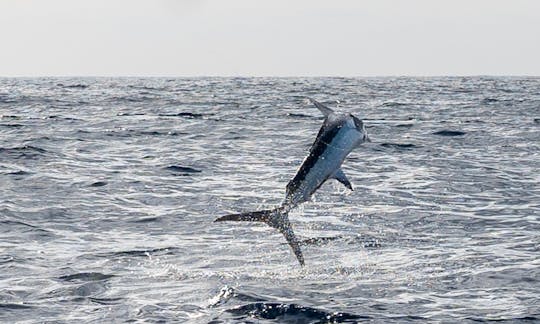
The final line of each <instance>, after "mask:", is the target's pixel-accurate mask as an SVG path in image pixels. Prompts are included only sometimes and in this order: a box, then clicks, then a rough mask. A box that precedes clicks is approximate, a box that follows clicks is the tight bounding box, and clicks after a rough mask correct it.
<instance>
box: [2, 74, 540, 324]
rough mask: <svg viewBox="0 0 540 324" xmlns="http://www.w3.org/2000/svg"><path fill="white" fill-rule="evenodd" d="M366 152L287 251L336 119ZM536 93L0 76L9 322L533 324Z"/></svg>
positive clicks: (367, 81) (520, 88)
mask: <svg viewBox="0 0 540 324" xmlns="http://www.w3.org/2000/svg"><path fill="white" fill-rule="evenodd" d="M305 96H311V97H314V98H316V99H318V100H319V101H321V102H324V103H326V104H327V105H329V106H332V107H336V106H337V109H338V110H342V111H348V112H351V113H353V114H354V115H356V116H357V117H359V118H361V119H363V120H364V122H365V124H366V126H367V130H368V133H369V135H370V137H371V139H372V143H366V144H364V145H363V146H361V147H360V148H358V149H356V150H355V151H353V152H352V153H351V154H350V155H349V158H348V159H347V160H346V161H345V163H344V165H343V169H344V171H345V173H346V174H347V175H348V177H349V179H350V180H351V182H352V184H353V186H354V187H355V190H354V191H352V192H351V191H349V190H347V189H346V188H345V187H344V186H343V185H341V184H339V183H338V182H336V181H334V180H330V181H329V182H327V183H326V184H325V185H323V186H322V187H321V188H320V190H319V191H318V192H317V193H316V194H315V196H314V198H313V201H312V202H309V203H306V204H304V205H302V206H301V207H299V208H297V209H295V210H294V211H293V212H292V213H291V214H290V219H291V222H292V223H293V226H294V227H295V231H296V233H297V235H299V236H300V238H301V239H302V240H303V244H302V249H303V251H304V256H305V258H306V267H305V268H301V267H300V266H299V265H298V262H297V261H296V259H295V258H294V256H293V255H292V253H291V251H290V250H289V247H288V245H287V244H286V243H285V240H284V239H283V237H282V236H281V234H279V233H277V232H276V231H275V230H273V229H271V228H269V227H267V226H266V225H264V224H255V223H230V222H229V223H213V220H214V219H215V218H216V217H219V216H222V215H225V214H227V213H232V212H242V211H251V210H257V209H262V208H269V207H273V206H276V205H278V204H279V203H280V202H281V201H282V199H283V198H284V194H285V185H286V184H287V182H288V181H289V180H290V179H291V178H292V177H293V176H294V174H295V172H296V171H297V169H298V167H299V166H300V164H301V162H302V160H303V159H304V157H305V156H306V154H307V152H308V150H309V147H310V145H311V144H312V142H313V140H314V138H315V136H316V134H317V132H318V130H319V127H320V126H321V124H322V121H323V117H322V116H321V114H320V113H319V111H318V110H317V109H315V108H314V107H313V106H311V105H310V104H309V103H308V102H307V101H306V99H305ZM539 184H540V78H518V77H497V78H493V77H441V78H191V79H189V78H170V79H169V78H33V79H23V78H17V79H9V78H4V79H0V321H1V322H6V323H11V322H28V323H31V322H55V323H56V322H75V321H81V322H96V323H102V322H149V323H151V322H190V323H237V322H241V323H266V322H268V323H328V322H349V323H354V322H363V321H369V322H374V323H389V322H398V323H400V322H417V321H418V322H424V321H430V322H476V321H490V320H499V321H505V320H506V321H508V322H517V321H524V322H527V321H530V322H534V321H540V185H539Z"/></svg>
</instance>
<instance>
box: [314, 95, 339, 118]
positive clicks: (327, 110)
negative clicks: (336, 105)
mask: <svg viewBox="0 0 540 324" xmlns="http://www.w3.org/2000/svg"><path fill="white" fill-rule="evenodd" d="M308 99H309V101H311V103H312V104H314V105H315V107H317V109H319V110H320V111H321V112H322V113H323V115H324V116H325V117H328V115H330V114H332V113H333V112H334V111H333V110H332V109H330V108H329V107H327V106H325V105H323V104H322V103H320V102H318V101H317V100H315V99H312V98H309V97H308Z"/></svg>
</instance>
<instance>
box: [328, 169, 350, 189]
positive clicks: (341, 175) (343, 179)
mask: <svg viewBox="0 0 540 324" xmlns="http://www.w3.org/2000/svg"><path fill="white" fill-rule="evenodd" d="M333 178H334V179H336V180H337V181H339V182H341V183H343V185H345V187H347V188H349V189H350V190H353V187H352V184H351V182H350V181H349V179H347V176H345V173H343V170H341V169H338V170H337V171H336V173H334V177H333Z"/></svg>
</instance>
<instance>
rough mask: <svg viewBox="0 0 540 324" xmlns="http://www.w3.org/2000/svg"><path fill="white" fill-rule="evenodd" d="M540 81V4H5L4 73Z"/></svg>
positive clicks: (265, 0)
mask: <svg viewBox="0 0 540 324" xmlns="http://www.w3.org/2000/svg"><path fill="white" fill-rule="evenodd" d="M401 75H403V76H433V75H435V76H441V75H532V76H539V75H540V1H538V0H502V1H501V0H332V1H330V0H0V76H4V77H10V76H401Z"/></svg>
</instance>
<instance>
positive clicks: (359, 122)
mask: <svg viewBox="0 0 540 324" xmlns="http://www.w3.org/2000/svg"><path fill="white" fill-rule="evenodd" d="M351 117H352V119H353V121H354V126H355V127H356V131H357V132H359V133H360V138H361V139H362V142H361V143H363V142H371V139H369V136H368V133H367V131H366V127H365V126H364V122H363V121H362V120H360V119H358V118H356V117H355V116H353V115H351ZM361 143H360V144H361Z"/></svg>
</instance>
